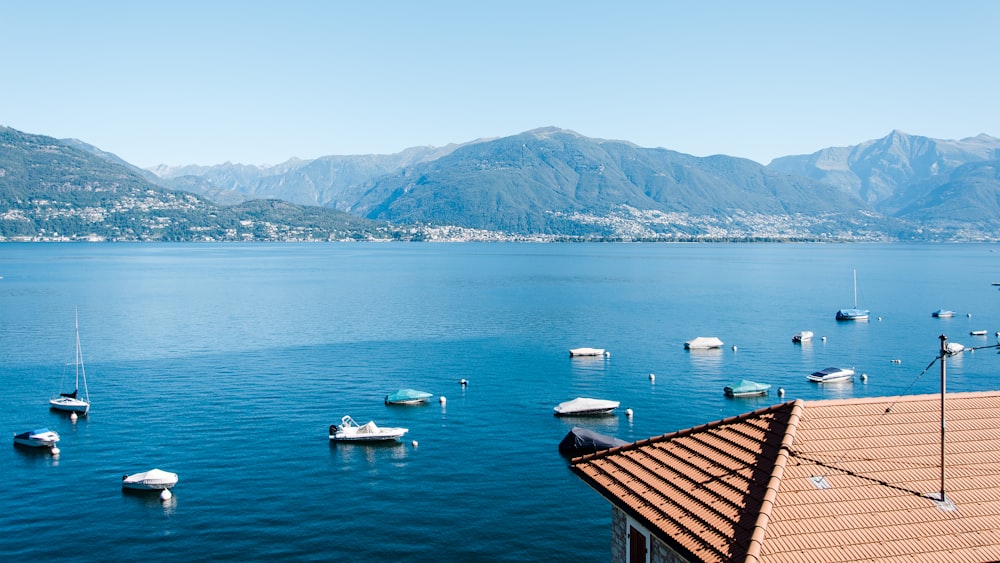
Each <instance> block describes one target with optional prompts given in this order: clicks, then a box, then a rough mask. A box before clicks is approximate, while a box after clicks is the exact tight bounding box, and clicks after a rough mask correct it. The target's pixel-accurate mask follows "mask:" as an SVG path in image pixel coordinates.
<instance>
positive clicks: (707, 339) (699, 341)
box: [684, 336, 722, 350]
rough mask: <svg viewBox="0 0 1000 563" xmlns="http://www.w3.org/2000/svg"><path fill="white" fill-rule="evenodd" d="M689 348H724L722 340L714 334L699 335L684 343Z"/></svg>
mask: <svg viewBox="0 0 1000 563" xmlns="http://www.w3.org/2000/svg"><path fill="white" fill-rule="evenodd" d="M684 347H685V348H687V349H688V350H708V349H710V348H722V341H721V340H719V339H718V338H716V337H714V336H699V337H697V338H693V339H691V340H688V341H687V342H685V343H684Z"/></svg>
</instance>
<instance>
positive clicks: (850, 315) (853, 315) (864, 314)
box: [837, 270, 871, 321]
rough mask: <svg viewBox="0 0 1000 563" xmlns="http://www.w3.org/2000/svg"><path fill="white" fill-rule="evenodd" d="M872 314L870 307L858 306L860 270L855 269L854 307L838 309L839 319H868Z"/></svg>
mask: <svg viewBox="0 0 1000 563" xmlns="http://www.w3.org/2000/svg"><path fill="white" fill-rule="evenodd" d="M870 314H871V313H870V311H868V309H859V308H858V271H857V270H854V307H852V308H849V309H840V310H839V311H837V320H838V321H867V320H868V317H869V315H870Z"/></svg>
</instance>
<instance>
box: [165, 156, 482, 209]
mask: <svg viewBox="0 0 1000 563" xmlns="http://www.w3.org/2000/svg"><path fill="white" fill-rule="evenodd" d="M473 142H477V141H473ZM459 146H461V145H456V144H450V145H447V146H444V147H413V148H409V149H406V150H404V151H402V152H399V153H396V154H389V155H350V156H324V157H321V158H317V159H313V160H300V159H291V160H288V161H287V162H284V163H282V164H278V165H274V166H254V165H247V164H232V163H229V162H227V163H225V164H219V165H215V166H173V167H171V166H166V165H160V166H157V167H155V168H152V169H150V170H149V172H151V173H153V174H155V176H156V177H158V178H159V179H160V183H162V184H163V185H165V186H169V187H172V188H175V189H189V190H191V191H194V192H195V193H198V194H201V195H204V196H205V197H207V198H209V199H211V200H213V201H216V202H218V203H224V202H226V201H230V202H231V201H235V200H241V201H242V200H246V199H253V198H276V199H282V200H285V201H290V202H292V203H298V204H301V205H322V206H329V207H342V206H344V205H346V201H345V196H344V195H343V193H344V192H345V191H349V190H350V188H351V187H352V186H355V185H358V184H362V183H364V182H366V181H369V180H371V179H372V178H376V177H378V176H382V175H383V174H388V173H391V172H393V171H396V170H398V169H400V168H403V167H405V166H412V165H414V164H417V163H420V162H426V161H430V160H435V159H437V158H440V157H442V156H445V155H447V154H449V153H450V152H452V151H453V150H455V149H456V148H458V147H459ZM195 178H198V179H200V181H195V180H194V179H195ZM350 199H351V198H350V197H347V198H346V200H350Z"/></svg>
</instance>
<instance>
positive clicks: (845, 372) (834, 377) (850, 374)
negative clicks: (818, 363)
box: [806, 367, 854, 383]
mask: <svg viewBox="0 0 1000 563" xmlns="http://www.w3.org/2000/svg"><path fill="white" fill-rule="evenodd" d="M806 377H807V378H808V379H809V381H812V382H813V383H837V382H840V381H850V380H851V379H853V378H854V370H853V369H849V368H835V367H831V368H826V369H823V370H820V371H814V372H813V373H810V374H809V375H807V376H806Z"/></svg>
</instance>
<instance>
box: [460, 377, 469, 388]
mask: <svg viewBox="0 0 1000 563" xmlns="http://www.w3.org/2000/svg"><path fill="white" fill-rule="evenodd" d="M459 383H461V384H462V387H465V386H466V385H468V384H469V382H468V381H466V380H464V379H463V380H461V381H459Z"/></svg>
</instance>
